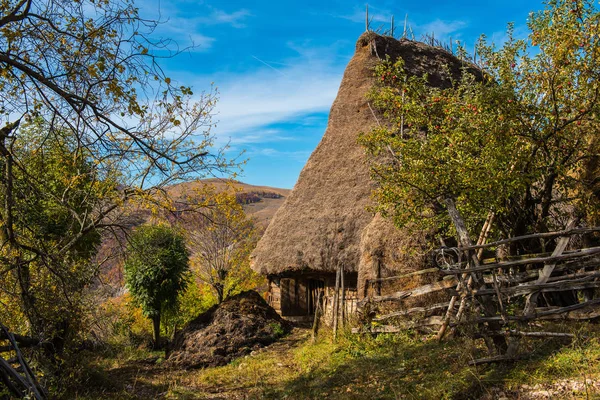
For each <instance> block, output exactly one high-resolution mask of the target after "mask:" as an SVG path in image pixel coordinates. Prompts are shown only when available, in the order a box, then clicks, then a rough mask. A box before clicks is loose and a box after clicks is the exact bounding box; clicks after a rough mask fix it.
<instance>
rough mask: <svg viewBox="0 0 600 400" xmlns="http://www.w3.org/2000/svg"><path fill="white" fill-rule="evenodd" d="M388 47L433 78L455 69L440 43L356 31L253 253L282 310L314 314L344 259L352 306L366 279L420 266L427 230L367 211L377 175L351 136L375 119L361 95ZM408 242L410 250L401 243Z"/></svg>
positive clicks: (435, 81) (442, 78) (410, 68)
mask: <svg viewBox="0 0 600 400" xmlns="http://www.w3.org/2000/svg"><path fill="white" fill-rule="evenodd" d="M387 56H389V57H391V58H392V59H397V57H402V58H403V59H404V61H405V68H406V70H407V72H408V73H409V74H415V75H419V76H422V75H424V74H425V73H427V74H428V76H429V82H430V84H431V85H435V86H444V85H447V84H449V79H448V76H447V73H448V72H449V73H450V74H453V75H458V74H459V73H460V69H461V62H460V61H459V60H458V59H457V58H455V57H454V56H453V55H452V54H450V53H449V52H447V51H445V50H443V49H440V48H437V47H432V46H428V45H426V44H423V43H419V42H415V41H411V40H407V39H401V40H396V39H394V38H391V37H384V36H380V35H377V34H375V33H373V32H367V33H365V34H363V35H362V36H361V37H360V38H359V40H358V42H357V44H356V52H355V54H354V57H353V58H352V59H351V61H350V63H349V64H348V66H347V68H346V71H345V72H344V77H343V79H342V83H341V86H340V89H339V92H338V95H337V98H336V99H335V101H334V103H333V106H332V107H331V112H330V115H329V123H328V126H327V130H326V131H325V134H324V136H323V139H322V140H321V142H320V143H319V145H318V146H317V148H316V149H315V151H314V152H313V153H312V155H311V156H310V158H309V160H308V162H307V163H306V166H305V167H304V169H303V170H302V172H301V174H300V177H299V179H298V182H297V183H296V185H295V187H294V189H293V190H292V192H291V194H290V195H289V197H288V198H287V200H286V201H285V203H284V204H283V205H282V207H281V208H280V209H279V210H278V211H277V213H276V215H275V216H274V218H273V220H272V221H271V223H270V225H269V226H268V228H267V230H266V232H265V234H264V236H263V238H262V239H261V240H260V242H259V243H258V246H257V247H256V250H255V251H254V253H253V256H252V265H253V268H254V269H255V270H256V271H257V272H260V273H263V274H266V275H267V276H268V278H269V282H270V284H269V302H270V304H271V305H272V306H273V307H274V308H275V309H276V310H277V311H278V312H279V313H280V314H282V315H283V316H287V317H302V316H310V315H312V314H313V313H314V311H315V307H316V304H317V298H318V293H319V291H320V290H321V289H325V297H324V300H325V304H326V309H327V308H330V307H328V306H330V305H331V304H332V296H331V294H332V290H331V289H332V288H333V287H334V285H335V281H336V271H337V269H338V268H340V266H341V267H343V270H344V274H343V275H344V290H345V299H346V307H347V309H348V311H349V312H351V311H353V310H354V309H355V307H356V302H357V300H358V299H359V298H360V297H362V296H363V295H364V294H365V293H366V289H368V288H366V287H365V281H366V280H367V279H372V278H375V277H385V276H386V275H389V274H392V273H394V272H398V270H401V269H404V270H410V269H413V270H414V269H416V268H422V266H423V254H422V252H421V251H420V248H421V247H422V246H423V244H424V241H425V237H424V235H419V234H416V235H414V234H411V235H410V237H407V234H406V233H404V234H403V232H400V231H398V230H397V229H395V228H394V227H393V226H392V225H391V224H390V223H389V222H388V221H386V220H384V219H382V218H381V217H380V216H374V215H373V213H371V212H369V211H368V206H369V203H370V194H371V191H372V188H373V184H372V182H371V180H370V176H369V167H368V163H367V158H366V156H365V152H364V150H363V148H362V147H361V146H360V145H359V144H358V143H357V137H358V135H359V133H360V132H364V131H367V130H369V129H371V128H372V127H373V126H374V124H376V123H378V122H377V117H376V116H375V114H374V112H373V111H372V110H371V108H370V106H369V104H368V102H367V96H366V95H367V93H368V91H369V89H370V88H371V87H372V84H373V67H374V66H375V64H376V62H377V61H378V60H379V59H382V58H385V57H387ZM445 66H448V68H445ZM407 246H408V247H411V248H412V249H411V251H402V248H406V247H407ZM377 290H381V287H379V288H378V289H377Z"/></svg>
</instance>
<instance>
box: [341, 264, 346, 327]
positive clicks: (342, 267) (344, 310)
mask: <svg viewBox="0 0 600 400" xmlns="http://www.w3.org/2000/svg"><path fill="white" fill-rule="evenodd" d="M344 275H345V274H344V264H342V265H340V285H341V287H342V310H341V311H342V326H344V325H345V324H346V285H345V282H344Z"/></svg>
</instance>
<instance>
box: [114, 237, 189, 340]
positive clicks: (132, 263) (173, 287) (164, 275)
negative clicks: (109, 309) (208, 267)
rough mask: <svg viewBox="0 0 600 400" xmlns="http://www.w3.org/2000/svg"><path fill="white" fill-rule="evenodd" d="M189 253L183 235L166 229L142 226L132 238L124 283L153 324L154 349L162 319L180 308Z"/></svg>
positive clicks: (186, 275) (128, 250)
mask: <svg viewBox="0 0 600 400" xmlns="http://www.w3.org/2000/svg"><path fill="white" fill-rule="evenodd" d="M188 260H189V257H188V251H187V249H186V247H185V241H184V238H183V236H182V235H181V234H179V233H178V232H177V231H175V230H174V229H173V228H171V227H168V226H165V225H142V226H140V227H139V228H138V229H136V231H135V232H134V233H133V234H132V236H131V239H130V241H129V245H128V249H127V260H126V262H125V280H126V283H127V288H128V289H129V290H130V292H131V294H132V296H133V298H134V301H135V302H136V303H137V304H139V305H140V307H141V308H142V311H143V312H144V315H146V316H147V317H148V318H150V319H151V320H152V325H153V339H154V346H155V347H156V348H158V347H159V346H160V316H161V314H162V313H163V312H165V311H168V310H174V309H176V308H177V299H178V297H179V294H180V293H181V292H182V291H184V290H185V288H186V286H187V283H188V276H189V264H188Z"/></svg>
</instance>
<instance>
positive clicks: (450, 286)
mask: <svg viewBox="0 0 600 400" xmlns="http://www.w3.org/2000/svg"><path fill="white" fill-rule="evenodd" d="M449 211H451V207H449ZM457 218H458V221H457V220H455V219H454V218H453V220H454V222H455V226H457V231H458V234H459V243H460V245H459V246H458V247H454V248H440V249H437V250H436V251H435V252H433V254H432V256H433V257H432V260H435V262H436V264H437V265H436V266H435V268H429V269H426V270H422V271H417V272H413V273H411V274H405V275H399V276H394V277H386V278H380V279H372V280H369V281H368V282H367V286H368V285H371V286H374V285H376V284H378V283H380V282H385V281H392V280H399V279H403V278H407V277H410V276H414V275H419V274H439V275H440V277H442V278H443V279H440V280H438V281H436V282H434V283H430V284H427V285H422V286H420V287H417V288H414V289H410V290H401V291H398V292H395V293H390V294H385V295H370V296H366V297H365V298H364V299H363V300H362V301H361V306H363V307H364V306H365V305H366V304H373V303H381V302H400V304H402V302H404V301H405V300H406V299H412V298H415V297H419V296H424V295H427V294H431V293H436V292H440V291H445V292H447V293H448V297H449V298H450V299H449V301H447V302H444V303H440V304H433V305H428V306H426V307H413V308H404V309H400V310H397V311H395V312H391V313H388V314H385V315H378V316H375V317H374V318H373V320H374V321H376V322H378V323H380V325H378V326H371V327H368V328H356V329H354V332H364V331H365V330H366V331H369V332H373V333H384V332H385V333H389V332H399V331H402V330H405V329H408V328H422V327H428V328H430V329H435V330H437V332H438V334H437V336H438V339H442V338H443V337H444V335H445V334H446V333H447V331H448V330H453V329H455V328H456V327H458V326H471V327H473V329H468V330H465V331H469V332H471V334H472V335H474V336H475V337H478V338H484V339H486V343H487V344H488V347H489V348H490V353H491V354H492V351H493V355H491V356H490V357H489V358H485V359H481V360H475V361H474V362H473V363H474V364H479V363H486V362H495V361H502V360H514V359H516V358H518V355H517V354H516V353H517V347H518V340H519V338H522V337H529V338H547V337H572V335H571V334H569V333H564V332H552V331H548V328H546V329H544V330H542V331H540V330H536V329H539V327H540V326H543V325H540V324H539V323H536V324H533V323H532V322H534V321H548V320H561V321H565V320H579V321H581V320H591V319H594V318H597V317H600V298H598V297H599V296H598V292H599V291H598V290H597V289H598V288H600V279H599V278H600V247H589V248H578V249H574V250H569V251H567V250H566V249H567V247H568V244H569V242H570V239H571V238H572V237H573V236H575V235H580V236H584V235H592V234H594V233H596V232H599V231H600V227H596V228H575V220H571V221H569V223H568V224H567V227H566V228H565V230H562V231H557V232H549V233H536V234H530V235H526V236H520V237H515V238H510V239H506V240H501V241H496V242H493V243H487V244H486V243H485V237H486V236H487V233H488V232H489V226H488V227H487V232H486V227H485V226H484V229H483V230H482V234H481V235H480V237H479V241H478V243H477V244H476V245H472V244H470V243H469V242H468V236H467V235H466V230H464V231H463V228H464V224H463V225H462V226H461V220H460V216H458V217H457ZM488 222H489V224H490V225H491V221H488ZM461 236H462V237H461ZM540 240H543V241H544V242H545V243H546V244H547V245H548V247H547V248H552V249H553V251H552V252H550V253H542V254H527V255H520V256H516V257H506V258H504V259H497V258H491V259H487V260H482V255H483V254H484V251H485V250H494V249H498V248H499V247H500V246H506V245H510V244H514V243H515V242H523V241H529V242H531V241H540ZM367 289H368V288H367ZM367 289H365V293H366V292H367ZM565 298H567V299H566V300H565ZM417 316H418V318H415V317H417ZM388 321H394V323H388V324H387V325H386V322H388Z"/></svg>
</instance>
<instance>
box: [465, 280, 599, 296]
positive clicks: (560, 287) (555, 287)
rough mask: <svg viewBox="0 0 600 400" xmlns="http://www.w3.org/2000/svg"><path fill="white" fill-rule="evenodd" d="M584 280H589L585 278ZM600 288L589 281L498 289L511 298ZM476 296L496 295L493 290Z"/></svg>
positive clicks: (481, 291) (484, 290) (484, 291)
mask: <svg viewBox="0 0 600 400" xmlns="http://www.w3.org/2000/svg"><path fill="white" fill-rule="evenodd" d="M585 279H590V278H589V277H588V278H585ZM597 287H600V282H589V281H580V280H578V281H561V282H552V283H544V284H537V283H536V284H533V285H521V286H513V287H507V288H499V291H500V292H501V293H502V294H506V295H509V296H511V297H516V296H523V295H528V294H530V293H533V292H540V293H550V292H562V291H566V290H585V289H594V288H597ZM474 294H475V295H476V296H489V295H493V294H496V292H495V290H494V289H482V290H478V291H476V292H475V293H474Z"/></svg>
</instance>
